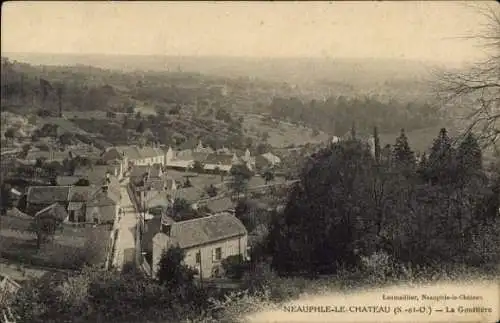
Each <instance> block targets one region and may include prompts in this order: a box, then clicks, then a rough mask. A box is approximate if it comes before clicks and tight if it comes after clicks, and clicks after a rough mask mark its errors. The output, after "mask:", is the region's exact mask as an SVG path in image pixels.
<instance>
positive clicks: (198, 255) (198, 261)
mask: <svg viewBox="0 0 500 323" xmlns="http://www.w3.org/2000/svg"><path fill="white" fill-rule="evenodd" d="M196 263H197V264H201V251H198V252H197V253H196Z"/></svg>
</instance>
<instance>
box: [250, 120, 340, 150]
mask: <svg viewBox="0 0 500 323" xmlns="http://www.w3.org/2000/svg"><path fill="white" fill-rule="evenodd" d="M243 125H244V128H245V131H247V132H248V133H250V134H254V135H255V134H256V133H257V132H259V133H263V132H267V133H268V134H269V138H268V139H267V142H268V143H269V144H270V145H271V146H273V147H286V146H288V145H291V144H293V145H303V144H306V143H318V142H323V141H327V140H328V139H329V138H330V135H328V134H326V133H324V132H321V131H320V132H319V134H317V135H316V136H315V135H313V130H312V129H311V128H308V127H303V126H298V125H294V124H290V123H288V122H283V121H274V120H271V119H270V118H267V117H263V116H259V115H252V114H249V115H246V116H245V117H244V122H243Z"/></svg>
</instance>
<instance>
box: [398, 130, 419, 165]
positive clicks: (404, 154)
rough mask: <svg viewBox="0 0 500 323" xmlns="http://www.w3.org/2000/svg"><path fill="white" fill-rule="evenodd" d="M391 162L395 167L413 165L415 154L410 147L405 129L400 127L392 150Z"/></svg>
mask: <svg viewBox="0 0 500 323" xmlns="http://www.w3.org/2000/svg"><path fill="white" fill-rule="evenodd" d="M393 155H394V158H393V162H394V165H395V166H396V167H397V168H404V169H412V168H413V167H414V166H415V154H414V153H413V151H412V150H411V149H410V145H409V144H408V138H407V137H406V134H405V130H404V129H401V133H400V135H399V137H398V138H397V139H396V144H395V145H394V150H393Z"/></svg>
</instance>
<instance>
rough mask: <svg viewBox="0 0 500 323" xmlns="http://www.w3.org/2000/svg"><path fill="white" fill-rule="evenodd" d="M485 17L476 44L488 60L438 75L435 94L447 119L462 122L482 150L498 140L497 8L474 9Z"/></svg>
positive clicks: (499, 17)
mask: <svg viewBox="0 0 500 323" xmlns="http://www.w3.org/2000/svg"><path fill="white" fill-rule="evenodd" d="M473 8H474V9H475V10H477V12H478V13H479V14H481V15H482V16H483V17H484V21H485V23H484V24H483V25H482V26H483V27H484V30H483V31H482V34H480V35H471V36H466V37H463V38H465V39H474V40H478V41H479V42H480V43H481V45H482V47H483V49H484V50H486V51H487V54H488V57H487V59H486V60H484V61H482V62H477V63H476V64H474V65H473V66H471V67H469V69H468V70H466V71H464V70H455V71H451V72H450V71H437V76H438V77H437V81H436V84H435V88H436V90H437V91H436V92H437V93H436V94H437V96H438V98H439V99H440V101H441V102H442V104H443V107H444V109H446V111H447V113H448V114H449V116H451V117H453V118H455V119H458V120H460V119H461V120H462V121H464V122H463V123H464V124H465V125H466V126H465V130H464V135H465V134H467V133H469V132H474V133H476V135H477V136H478V137H479V139H480V140H481V142H482V143H483V145H484V146H488V145H491V144H495V143H496V142H497V140H498V139H500V6H498V5H494V6H473Z"/></svg>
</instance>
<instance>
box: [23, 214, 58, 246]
mask: <svg viewBox="0 0 500 323" xmlns="http://www.w3.org/2000/svg"><path fill="white" fill-rule="evenodd" d="M62 222H63V219H61V218H58V217H57V216H55V215H53V214H48V213H45V214H42V215H39V216H37V217H36V218H35V219H34V221H33V223H32V226H31V229H32V230H33V231H34V232H35V233H36V236H37V248H38V249H40V247H41V246H42V243H45V242H47V241H49V240H50V239H52V238H53V237H54V234H55V233H56V231H57V230H58V229H60V228H61V225H62Z"/></svg>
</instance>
